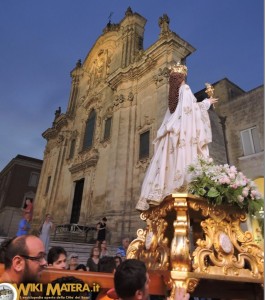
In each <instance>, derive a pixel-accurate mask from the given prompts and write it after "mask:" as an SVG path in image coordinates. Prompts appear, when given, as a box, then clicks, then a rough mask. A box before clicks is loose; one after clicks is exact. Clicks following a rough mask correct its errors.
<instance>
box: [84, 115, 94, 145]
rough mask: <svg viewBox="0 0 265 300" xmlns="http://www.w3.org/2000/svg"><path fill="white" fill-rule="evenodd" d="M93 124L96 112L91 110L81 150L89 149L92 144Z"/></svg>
mask: <svg viewBox="0 0 265 300" xmlns="http://www.w3.org/2000/svg"><path fill="white" fill-rule="evenodd" d="M95 123H96V112H95V110H92V111H91V113H90V115H89V118H88V120H87V122H86V130H85V136H84V143H83V150H85V149H88V148H90V147H91V146H92V144H93V138H94V131H95Z"/></svg>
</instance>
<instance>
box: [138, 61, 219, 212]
mask: <svg viewBox="0 0 265 300" xmlns="http://www.w3.org/2000/svg"><path fill="white" fill-rule="evenodd" d="M186 76H187V67H186V66H184V65H181V64H180V63H178V64H176V65H174V66H173V67H172V68H171V71H170V75H169V97H168V110H167V112H166V114H165V117H164V120H163V122H162V125H161V126H160V128H159V129H158V131H157V136H156V139H155V140H154V156H153V158H152V160H151V163H150V165H149V167H148V170H147V172H146V175H145V178H144V182H143V185H142V190H141V195H140V199H139V201H138V203H137V205H136V209H138V210H141V211H144V210H147V209H148V208H149V205H159V204H160V203H161V202H162V201H163V199H164V198H165V197H166V196H168V195H170V194H172V193H174V192H180V191H182V192H183V191H185V190H186V186H187V184H188V183H189V178H188V176H187V172H186V168H187V166H188V165H189V164H191V163H192V162H194V161H196V160H197V157H198V156H203V157H208V156H209V150H208V144H209V143H210V142H211V141H212V133H211V124H210V119H209V115H208V112H207V110H208V109H209V108H210V106H211V104H214V103H216V102H217V99H215V98H209V99H205V100H203V101H202V102H199V103H198V102H197V99H196V98H195V96H194V95H193V93H192V91H191V89H190V87H189V86H188V85H187V84H186V83H185V80H186Z"/></svg>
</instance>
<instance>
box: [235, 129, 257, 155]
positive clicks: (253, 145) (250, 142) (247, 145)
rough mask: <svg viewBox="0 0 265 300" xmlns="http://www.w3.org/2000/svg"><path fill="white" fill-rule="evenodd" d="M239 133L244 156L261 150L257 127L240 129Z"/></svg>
mask: <svg viewBox="0 0 265 300" xmlns="http://www.w3.org/2000/svg"><path fill="white" fill-rule="evenodd" d="M240 135H241V141H242V145H243V151H244V155H245V156H247V155H251V154H254V153H258V152H260V151H261V149H260V141H259V134H258V129H257V127H252V128H248V129H245V130H242V131H241V132H240Z"/></svg>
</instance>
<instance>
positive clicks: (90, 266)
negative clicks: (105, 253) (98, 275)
mask: <svg viewBox="0 0 265 300" xmlns="http://www.w3.org/2000/svg"><path fill="white" fill-rule="evenodd" d="M86 266H87V270H88V271H91V272H98V271H99V247H98V246H94V247H93V248H92V249H91V254H90V257H89V259H88V260H87V263H86Z"/></svg>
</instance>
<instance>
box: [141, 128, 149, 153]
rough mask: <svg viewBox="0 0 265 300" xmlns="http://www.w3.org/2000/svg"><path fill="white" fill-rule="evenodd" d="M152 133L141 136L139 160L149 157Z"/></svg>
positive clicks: (147, 132) (146, 132)
mask: <svg viewBox="0 0 265 300" xmlns="http://www.w3.org/2000/svg"><path fill="white" fill-rule="evenodd" d="M149 141H150V131H149V130H148V131H145V132H143V133H142V134H140V147H139V159H143V158H147V157H149V144H150V142H149Z"/></svg>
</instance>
